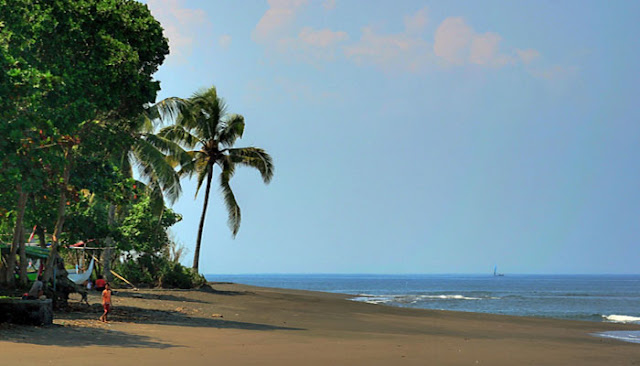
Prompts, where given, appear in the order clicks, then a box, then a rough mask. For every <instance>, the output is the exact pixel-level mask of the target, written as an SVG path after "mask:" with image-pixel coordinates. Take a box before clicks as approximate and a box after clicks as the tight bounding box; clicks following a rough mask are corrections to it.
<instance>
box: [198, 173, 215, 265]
mask: <svg viewBox="0 0 640 366" xmlns="http://www.w3.org/2000/svg"><path fill="white" fill-rule="evenodd" d="M212 178H213V165H210V166H209V173H208V174H207V188H206V190H205V192H204V205H203V206H202V217H200V226H199V227H198V239H197V241H196V251H195V253H193V269H195V270H196V272H197V271H198V264H199V261H200V244H201V243H202V229H204V217H205V216H206V214H207V206H208V205H209V192H210V191H211V179H212Z"/></svg>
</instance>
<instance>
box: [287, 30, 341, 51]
mask: <svg viewBox="0 0 640 366" xmlns="http://www.w3.org/2000/svg"><path fill="white" fill-rule="evenodd" d="M348 38H349V36H348V35H347V33H346V32H342V31H337V32H334V31H332V30H330V29H321V30H317V31H316V30H313V28H311V27H304V28H302V31H301V32H300V34H298V39H299V40H301V41H302V42H304V43H305V44H307V45H309V46H313V47H321V48H326V47H331V46H333V45H335V44H336V43H338V42H341V41H344V40H347V39H348Z"/></svg>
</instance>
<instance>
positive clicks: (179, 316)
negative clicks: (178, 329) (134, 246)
mask: <svg viewBox="0 0 640 366" xmlns="http://www.w3.org/2000/svg"><path fill="white" fill-rule="evenodd" d="M75 310H76V311H71V312H68V313H57V314H56V315H55V317H56V319H60V320H61V321H64V320H85V321H93V320H96V319H98V318H99V317H100V315H101V314H102V306H100V305H99V304H94V305H92V306H90V307H83V306H80V307H76V308H75ZM109 320H110V321H113V322H121V323H134V324H158V325H176V326H183V327H200V328H202V327H204V328H218V329H246V330H259V331H271V330H306V329H304V328H292V327H281V326H276V325H269V324H260V323H248V322H239V321H233V320H225V319H223V318H207V317H201V316H194V317H191V316H189V315H187V314H185V313H182V312H180V311H172V310H156V309H143V308H139V307H135V306H116V307H115V308H114V311H113V313H112V314H110V315H109Z"/></svg>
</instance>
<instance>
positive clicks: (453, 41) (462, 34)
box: [433, 17, 474, 65]
mask: <svg viewBox="0 0 640 366" xmlns="http://www.w3.org/2000/svg"><path fill="white" fill-rule="evenodd" d="M473 33H474V32H473V29H471V27H469V26H468V25H467V23H465V21H464V19H462V18H459V17H450V18H447V19H445V20H444V21H443V22H442V23H441V24H440V26H439V27H438V29H436V33H435V36H434V43H433V51H434V53H435V54H436V56H438V57H441V58H442V59H444V60H445V61H447V62H449V63H451V64H456V65H462V64H463V63H464V62H465V60H466V59H467V57H468V52H469V45H470V44H471V39H472V38H473Z"/></svg>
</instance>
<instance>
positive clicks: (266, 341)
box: [0, 283, 640, 366]
mask: <svg viewBox="0 0 640 366" xmlns="http://www.w3.org/2000/svg"><path fill="white" fill-rule="evenodd" d="M211 286H212V289H208V290H155V289H153V290H140V291H132V290H123V289H116V293H115V294H114V302H115V304H114V312H113V315H112V317H111V321H110V322H109V323H107V324H103V323H101V322H99V321H98V320H97V319H98V317H99V316H100V312H101V309H100V305H99V298H98V295H97V294H92V295H91V296H90V298H89V300H90V302H91V304H92V306H91V307H87V306H82V305H80V304H79V297H77V298H75V297H72V300H71V303H72V305H73V307H74V309H75V310H74V311H71V312H68V313H56V319H55V321H54V325H53V326H50V327H23V326H7V325H4V326H3V327H2V328H1V329H0V350H1V352H2V357H1V359H2V363H1V364H3V365H14V364H16V365H17V364H21V365H67V366H70V365H118V366H120V365H147V364H154V365H181V364H183V365H480V364H484V365H637V364H640V344H633V343H625V342H621V341H617V340H613V339H606V338H599V337H594V336H592V335H590V334H591V333H594V332H600V331H609V330H630V329H637V330H640V326H638V325H622V324H611V323H595V322H577V321H565V320H554V319H536V318H525V317H510V316H499V315H488V314H474V313H459V312H445V311H431V310H414V309H401V308H392V307H387V306H382V305H371V304H366V303H358V302H353V301H349V300H348V297H347V296H345V295H340V294H328V293H318V292H307V291H295V290H282V289H268V288H259V287H251V286H244V285H237V284H220V283H214V284H211Z"/></svg>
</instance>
